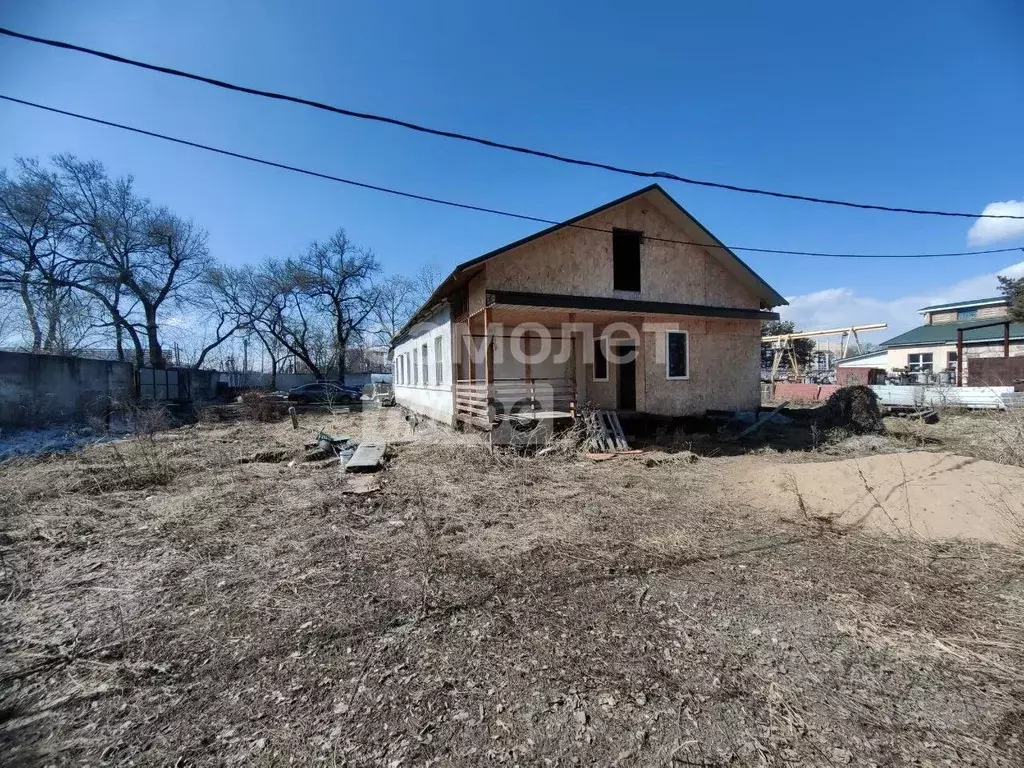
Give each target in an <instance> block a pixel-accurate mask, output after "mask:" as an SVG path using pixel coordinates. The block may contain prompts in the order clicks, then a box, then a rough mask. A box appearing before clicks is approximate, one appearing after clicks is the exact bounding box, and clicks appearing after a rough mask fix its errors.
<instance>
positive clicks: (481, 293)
mask: <svg viewBox="0 0 1024 768" xmlns="http://www.w3.org/2000/svg"><path fill="white" fill-rule="evenodd" d="M486 288H487V272H486V269H485V270H484V271H481V272H480V274H479V275H477V276H476V277H474V278H473V279H472V280H470V281H469V286H468V296H467V299H466V307H467V310H468V311H469V314H473V313H474V312H476V311H478V310H481V309H483V308H484V306H485V305H486V302H487V291H486Z"/></svg>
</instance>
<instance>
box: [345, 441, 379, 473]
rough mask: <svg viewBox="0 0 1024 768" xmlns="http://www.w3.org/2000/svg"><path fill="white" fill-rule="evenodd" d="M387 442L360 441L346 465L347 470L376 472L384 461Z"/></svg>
mask: <svg viewBox="0 0 1024 768" xmlns="http://www.w3.org/2000/svg"><path fill="white" fill-rule="evenodd" d="M385 450H387V443H385V442H383V441H382V442H379V443H378V442H365V443H360V444H359V447H358V448H356V452H355V453H353V454H352V458H351V459H349V460H348V463H347V464H346V465H345V471H346V472H376V471H377V470H378V469H380V465H381V464H382V463H383V461H384V451H385Z"/></svg>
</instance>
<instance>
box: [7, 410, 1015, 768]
mask: <svg viewBox="0 0 1024 768" xmlns="http://www.w3.org/2000/svg"><path fill="white" fill-rule="evenodd" d="M320 426H321V424H319V423H316V424H314V423H312V422H308V423H307V422H304V424H303V427H304V428H303V430H302V431H300V432H292V431H291V429H290V426H289V425H288V424H287V423H285V424H255V425H253V424H246V425H226V426H225V425H203V426H197V427H194V428H191V429H188V430H179V431H174V432H168V433H164V434H159V435H155V436H154V437H153V440H152V446H150V445H149V444H144V445H142V446H139V445H135V444H133V443H132V442H131V441H124V442H122V443H118V444H112V445H103V446H94V447H91V448H89V449H87V450H85V451H84V452H82V453H81V454H77V455H72V456H67V457H64V458H60V459H54V460H49V461H24V460H23V461H18V462H7V463H4V464H2V465H0V489H2V490H0V494H2V496H3V498H2V499H0V507H2V509H3V518H2V523H3V530H2V533H0V547H2V549H0V552H2V556H3V559H2V561H0V599H2V600H3V603H2V604H0V606H2V608H0V610H2V613H0V621H2V627H0V630H2V634H0V638H2V639H0V644H2V654H0V659H2V660H0V679H2V686H3V689H2V693H3V702H2V707H3V709H2V722H0V741H2V744H0V754H3V755H4V760H6V762H9V763H11V764H19V765H44V764H45V765H51V764H58V765H59V764H68V765H70V764H85V763H88V764H101V763H104V764H129V763H132V764H153V765H172V764H182V765H183V764H238V765H264V766H271V765H285V764H289V763H294V764H298V765H309V764H320V763H325V764H329V765H380V764H389V765H400V764H401V765H405V764H408V765H414V764H415V765H427V764H435V765H455V764H484V763H507V764H536V763H541V762H543V761H545V760H546V761H548V763H549V764H552V765H569V764H580V765H612V764H618V765H651V764H659V765H670V764H677V765H687V764H689V765H725V764H744V765H745V764H767V765H795V764H806V765H830V764H835V765H839V764H846V763H856V764H862V763H863V764H867V763H877V764H902V763H928V764H955V765H962V764H967V763H970V762H974V763H975V764H986V765H990V764H991V765H1000V764H1002V765H1015V764H1020V761H1021V760H1022V759H1024V744H1022V742H1021V733H1022V727H1024V643H1022V642H1021V637H1022V631H1024V564H1022V559H1021V556H1020V554H1019V553H1017V552H1014V551H1009V550H1003V549H999V548H995V547H981V546H978V545H971V544H943V545H935V544H927V543H921V542H903V541H895V540H887V539H883V538H872V537H868V536H865V535H848V536H839V535H836V534H834V533H832V532H830V531H829V530H828V529H827V527H824V526H820V525H814V524H807V525H797V524H793V525H789V526H785V527H782V528H780V527H779V526H774V527H771V528H763V527H761V526H760V525H759V524H758V523H756V522H755V520H756V517H755V516H753V515H752V514H751V512H752V510H751V509H746V508H744V507H742V506H735V505H733V506H721V507H715V506H712V505H711V504H709V502H708V501H707V500H708V499H709V498H711V497H712V496H713V494H712V493H711V489H712V488H713V487H714V486H715V485H716V483H717V482H718V479H719V469H718V466H717V465H716V461H715V460H714V459H703V460H701V461H700V462H698V463H696V464H689V463H680V462H666V463H663V464H658V465H656V466H653V467H646V466H645V465H644V464H643V462H642V461H641V460H640V459H629V458H624V457H620V458H619V459H616V460H614V461H612V462H606V463H600V464H594V463H590V462H587V461H581V460H577V459H575V458H573V456H572V455H571V454H569V453H559V454H558V455H557V456H545V457H542V458H528V457H525V456H521V455H514V454H506V453H503V452H501V451H497V452H492V451H491V450H489V448H488V446H487V445H486V443H485V442H483V441H482V440H480V439H479V438H478V437H476V436H473V435H464V436H462V435H452V434H450V433H447V432H443V431H434V430H429V429H424V428H423V427H422V426H421V427H420V428H418V429H417V432H416V434H415V435H411V430H410V429H409V427H408V425H406V424H405V423H404V422H400V421H399V422H396V421H395V420H394V419H393V418H391V417H384V416H377V415H375V414H366V415H354V416H345V417H335V418H334V419H333V420H332V422H331V423H329V424H327V425H326V426H327V427H328V428H329V431H331V432H332V433H334V434H341V433H344V432H348V433H350V434H353V436H358V435H359V434H360V433H361V432H363V431H369V432H371V433H374V434H378V433H379V434H382V435H384V436H386V437H387V438H388V439H390V440H397V442H398V444H397V445H396V446H395V448H394V451H393V455H392V456H391V457H390V461H389V466H388V468H387V469H386V470H385V471H384V473H383V474H382V478H383V480H384V487H383V489H382V491H380V492H379V493H377V494H374V495H367V496H351V495H345V494H344V493H343V491H344V478H343V476H342V475H340V473H339V472H338V471H337V467H336V466H331V465H329V464H327V463H325V462H316V463H306V462H298V463H296V464H294V466H288V463H287V462H277V463H267V462H260V461H242V460H243V459H246V458H251V456H252V454H253V453H254V452H256V451H268V452H272V451H279V452H284V453H286V454H288V453H291V452H296V451H297V449H301V443H302V442H303V441H306V440H309V439H310V437H311V436H312V433H314V432H315V431H316V430H317V429H318V428H319V427H320ZM410 438H411V439H412V441H411V442H403V441H406V440H410ZM298 452H301V451H300V450H298ZM730 461H735V459H730ZM154 462H155V463H154ZM154 466H155V467H158V468H159V470H158V471H156V470H153V469H152V467H154ZM751 503H756V500H755V499H752V500H751Z"/></svg>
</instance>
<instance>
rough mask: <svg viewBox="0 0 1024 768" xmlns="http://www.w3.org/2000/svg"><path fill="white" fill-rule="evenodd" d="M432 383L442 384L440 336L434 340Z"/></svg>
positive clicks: (442, 349)
mask: <svg viewBox="0 0 1024 768" xmlns="http://www.w3.org/2000/svg"><path fill="white" fill-rule="evenodd" d="M434 383H435V384H438V385H440V384H443V383H444V339H443V338H442V337H441V336H438V337H437V338H436V339H434Z"/></svg>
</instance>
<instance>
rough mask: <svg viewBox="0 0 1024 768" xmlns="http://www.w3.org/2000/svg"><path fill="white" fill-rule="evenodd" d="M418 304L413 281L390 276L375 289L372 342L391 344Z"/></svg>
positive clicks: (399, 276) (401, 276) (403, 277)
mask: <svg viewBox="0 0 1024 768" xmlns="http://www.w3.org/2000/svg"><path fill="white" fill-rule="evenodd" d="M418 304H419V301H418V297H417V288H416V284H415V282H414V281H413V280H411V279H410V278H408V277H405V276H403V275H391V276H390V277H388V278H387V279H386V280H384V281H383V282H382V283H381V284H380V285H379V286H378V288H377V301H376V304H375V307H374V313H373V316H374V331H373V336H374V340H375V341H376V342H377V343H378V344H381V345H389V344H391V340H392V339H394V338H395V336H396V335H397V334H398V332H399V331H400V330H401V329H402V326H403V325H405V323H406V322H407V321H408V320H409V318H410V317H411V316H412V313H413V312H415V311H416V308H417V306H418Z"/></svg>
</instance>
